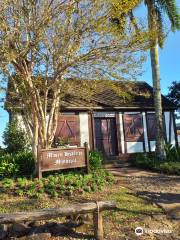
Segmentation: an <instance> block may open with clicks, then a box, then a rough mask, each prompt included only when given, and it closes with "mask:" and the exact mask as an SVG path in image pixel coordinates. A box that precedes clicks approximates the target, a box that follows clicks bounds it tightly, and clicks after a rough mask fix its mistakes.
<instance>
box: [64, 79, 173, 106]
mask: <svg viewBox="0 0 180 240" xmlns="http://www.w3.org/2000/svg"><path fill="white" fill-rule="evenodd" d="M109 82H112V81H109ZM126 84H127V85H126ZM122 85H123V90H122V91H125V93H126V94H127V95H128V94H129V96H130V99H128V97H126V96H125V97H124V96H123V95H121V93H120V94H118V93H117V92H116V91H114V89H112V88H111V87H110V88H108V84H106V85H105V87H104V88H102V87H101V88H97V89H95V91H94V92H93V94H92V95H91V96H90V97H89V99H88V100H86V99H85V98H83V97H81V98H78V97H76V96H72V95H68V96H65V98H64V101H63V107H64V109H66V108H68V109H69V108H77V109H78V108H79V109H82V108H83V109H86V108H105V109H112V108H115V109H118V108H123V109H126V108H143V109H153V108H154V100H153V88H152V87H151V86H150V85H149V84H147V83H146V82H140V81H135V82H131V83H130V84H129V82H127V83H126V82H120V81H119V82H116V86H117V89H118V88H119V89H121V88H122ZM129 85H130V86H129ZM120 92H121V91H120ZM162 104H163V108H164V109H175V108H176V106H175V105H174V103H172V102H171V101H170V100H169V99H167V98H166V97H164V96H163V95H162Z"/></svg>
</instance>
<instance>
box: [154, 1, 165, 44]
mask: <svg viewBox="0 0 180 240" xmlns="http://www.w3.org/2000/svg"><path fill="white" fill-rule="evenodd" d="M155 11H156V18H157V26H158V32H157V34H158V43H159V46H160V47H161V48H162V47H163V43H164V38H165V33H164V27H163V25H164V24H163V23H164V18H163V12H162V9H160V8H159V7H158V6H156V7H155Z"/></svg>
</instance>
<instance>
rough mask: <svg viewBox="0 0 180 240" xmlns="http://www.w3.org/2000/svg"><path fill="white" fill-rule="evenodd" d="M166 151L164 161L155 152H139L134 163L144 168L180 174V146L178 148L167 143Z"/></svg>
mask: <svg viewBox="0 0 180 240" xmlns="http://www.w3.org/2000/svg"><path fill="white" fill-rule="evenodd" d="M165 152H166V159H165V160H164V161H160V160H158V159H157V158H156V156H155V154H153V153H151V154H150V153H149V154H148V153H139V154H137V156H136V158H135V159H134V161H133V162H132V164H133V165H134V166H137V167H140V168H144V169H150V170H155V171H158V172H162V173H167V174H177V175H180V148H179V147H178V148H176V147H174V146H173V145H172V144H166V145H165Z"/></svg>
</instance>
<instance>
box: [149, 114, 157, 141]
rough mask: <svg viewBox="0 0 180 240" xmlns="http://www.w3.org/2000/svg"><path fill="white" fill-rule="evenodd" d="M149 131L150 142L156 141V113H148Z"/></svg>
mask: <svg viewBox="0 0 180 240" xmlns="http://www.w3.org/2000/svg"><path fill="white" fill-rule="evenodd" d="M147 131H148V139H149V141H155V140H156V119H155V114H154V113H147Z"/></svg>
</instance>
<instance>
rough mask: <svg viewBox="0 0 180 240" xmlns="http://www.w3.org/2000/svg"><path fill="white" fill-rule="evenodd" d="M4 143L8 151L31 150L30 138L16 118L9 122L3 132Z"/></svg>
mask: <svg viewBox="0 0 180 240" xmlns="http://www.w3.org/2000/svg"><path fill="white" fill-rule="evenodd" d="M3 138H4V145H5V146H6V151H7V152H8V153H17V152H20V151H27V150H29V146H30V144H29V138H28V136H27V134H26V133H25V131H24V130H23V129H22V128H21V127H20V126H19V124H18V122H17V121H16V120H14V121H12V122H11V123H9V124H8V125H7V127H6V129H5V131H4V134H3Z"/></svg>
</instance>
